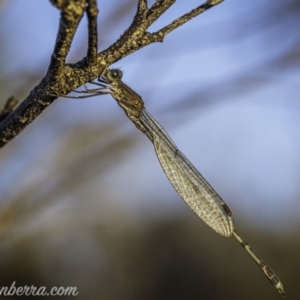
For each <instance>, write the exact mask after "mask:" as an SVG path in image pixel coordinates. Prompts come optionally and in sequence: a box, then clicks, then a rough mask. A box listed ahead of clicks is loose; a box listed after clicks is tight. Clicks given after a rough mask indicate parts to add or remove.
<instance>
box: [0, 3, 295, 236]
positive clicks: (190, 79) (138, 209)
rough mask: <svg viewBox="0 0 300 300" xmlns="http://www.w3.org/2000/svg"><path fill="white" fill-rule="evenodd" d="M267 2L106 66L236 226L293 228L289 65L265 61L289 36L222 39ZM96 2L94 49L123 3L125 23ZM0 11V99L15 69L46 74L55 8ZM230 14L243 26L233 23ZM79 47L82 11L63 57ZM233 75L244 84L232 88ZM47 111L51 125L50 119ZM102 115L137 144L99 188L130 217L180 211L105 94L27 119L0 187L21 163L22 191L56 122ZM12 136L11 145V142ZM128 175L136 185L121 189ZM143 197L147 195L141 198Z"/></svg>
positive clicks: (214, 16) (193, 26)
mask: <svg viewBox="0 0 300 300" xmlns="http://www.w3.org/2000/svg"><path fill="white" fill-rule="evenodd" d="M267 2H268V1H261V2H260V3H259V4H257V3H252V2H250V1H248V2H245V5H244V4H243V5H240V4H241V2H240V1H237V0H234V1H225V2H224V3H222V4H221V5H219V6H218V7H215V8H213V9H211V10H209V11H208V12H205V13H204V14H203V15H200V16H199V17H197V18H195V19H194V20H192V21H191V22H189V23H188V24H185V25H184V26H182V27H181V28H180V29H178V30H176V31H175V32H173V33H171V34H170V35H169V36H167V38H166V39H165V41H164V43H162V44H161V43H160V44H155V45H151V46H149V47H147V48H145V49H142V50H141V51H139V52H137V53H134V54H132V55H130V56H129V57H126V58H125V59H123V60H122V61H119V62H117V63H116V64H115V65H114V66H115V67H122V70H123V72H124V81H125V82H126V83H127V84H128V85H129V86H131V87H132V88H133V89H134V90H136V91H137V92H138V93H139V94H140V95H141V96H142V97H143V99H144V102H145V106H146V107H147V109H148V111H149V112H150V113H151V114H152V115H153V116H154V117H155V118H156V119H157V120H158V121H159V122H160V123H161V124H162V125H163V127H164V128H165V129H166V130H167V132H168V133H169V134H170V135H171V137H172V139H173V140H174V141H175V143H176V144H177V145H178V147H179V148H180V149H181V151H182V152H183V153H184V154H185V155H186V156H187V157H188V158H189V159H190V160H191V161H192V162H193V163H194V165H195V166H196V167H197V168H198V169H199V170H200V172H201V173H202V174H203V175H204V176H205V177H206V178H207V180H208V181H209V182H210V183H211V184H212V186H213V187H214V188H215V189H216V190H217V191H218V193H219V194H220V195H221V196H222V198H223V199H224V200H225V201H226V202H227V203H228V205H229V207H230V208H231V210H232V211H233V213H234V216H235V219H236V220H237V222H239V223H241V222H243V221H246V223H248V224H251V226H254V227H262V228H268V229H270V230H274V232H275V231H280V230H289V229H291V228H293V227H294V226H295V224H297V222H298V220H299V214H300V209H299V195H300V189H299V177H300V172H299V170H300V168H299V167H300V159H299V152H300V143H299V134H298V133H299V127H300V121H299V120H300V118H299V89H300V85H299V71H298V70H294V69H287V68H282V67H280V66H278V65H276V64H274V65H272V61H273V60H274V58H276V57H277V56H278V55H280V53H282V52H283V51H285V50H286V49H287V48H289V47H290V45H291V44H292V43H293V42H294V41H293V38H290V39H286V40H285V43H282V42H280V41H279V39H278V38H277V36H278V37H280V36H281V35H282V31H281V30H282V28H280V27H278V28H277V27H273V28H271V29H270V28H267V26H266V28H265V27H264V26H263V25H262V28H261V30H257V31H255V32H254V33H253V34H249V35H245V36H243V34H241V38H238V39H234V41H232V39H233V38H232V37H233V36H234V35H235V34H240V32H241V31H242V28H244V29H245V28H246V29H248V28H249V27H250V29H251V26H253V24H251V23H250V22H249V24H248V23H247V18H246V17H245V18H243V16H249V14H251V12H253V10H256V11H258V10H259V9H260V10H259V11H260V14H261V15H262V18H263V16H264V14H266V13H267V11H265V10H264V7H265V6H264V4H265V3H267ZM98 3H99V6H100V15H99V47H100V49H99V50H102V49H105V48H106V47H107V46H109V45H110V43H112V42H113V41H114V40H115V39H116V38H118V37H119V35H120V34H122V33H123V31H124V30H125V29H126V27H127V26H128V25H129V24H130V20H131V19H130V18H131V17H132V16H133V14H134V9H133V10H131V11H129V13H128V18H121V19H120V22H116V21H115V22H113V21H112V20H111V19H110V16H111V15H112V14H113V13H114V11H115V9H116V7H117V3H118V1H110V4H109V5H107V4H105V3H107V2H106V1H98ZM197 3H199V2H198V1H189V3H188V4H187V3H185V1H181V2H180V1H179V3H178V4H176V5H174V7H173V8H172V9H171V10H170V12H168V13H167V14H166V16H164V17H162V19H161V20H159V21H158V22H157V23H156V24H155V26H153V28H151V29H153V30H156V29H158V28H160V26H162V25H163V24H167V22H168V21H170V20H172V19H174V17H175V16H179V15H180V14H182V12H186V11H188V10H189V9H191V8H193V7H194V6H196V5H197ZM106 6H107V7H106ZM35 11H38V12H39V13H38V14H36V13H35ZM0 14H1V18H0V24H1V25H0V28H1V29H0V34H1V35H2V41H5V43H3V44H2V46H1V52H2V57H1V58H0V61H2V76H3V77H5V78H7V80H8V81H9V82H10V83H9V84H8V85H7V86H6V89H5V90H4V89H3V91H2V97H4V99H5V98H7V97H8V96H10V95H11V94H15V95H16V86H17V85H18V84H22V77H21V78H20V77H18V78H16V79H15V78H14V77H15V76H16V74H31V73H34V74H39V75H41V76H42V75H43V74H45V73H46V71H47V66H48V63H49V60H50V56H51V52H52V49H53V45H54V41H55V37H56V32H57V28H58V20H59V12H58V10H56V8H55V7H53V6H52V5H51V4H50V3H49V2H48V1H35V0H27V1H22V0H11V1H7V3H6V4H4V7H3V8H2V11H1V12H0ZM237 20H238V21H240V22H241V21H244V22H245V23H246V25H245V24H244V25H243V26H245V27H242V26H241V25H240V24H241V23H238V22H237ZM239 27H241V28H239ZM6 28H9V31H8V30H6ZM266 44H267V45H266ZM85 51H86V19H85V18H84V20H82V22H81V25H80V28H79V30H78V32H77V35H76V38H75V40H74V44H73V45H72V51H71V53H70V55H69V62H74V61H76V60H77V59H78V60H79V59H81V58H82V57H83V56H84V55H85ZM266 62H269V65H270V66H269V67H268V68H267V67H266ZM239 81H240V82H242V83H243V82H244V84H242V83H241V84H240V85H239V86H238V87H239V88H238V89H233V88H232V86H233V84H234V83H235V82H239ZM33 87H34V86H28V88H27V91H24V90H22V93H21V92H20V94H17V95H16V96H18V97H20V98H21V99H23V98H24V97H25V96H26V92H27V93H28V92H29V91H30V90H31V89H32V88H33ZM25 90H26V89H25ZM53 118H54V119H55V120H57V122H55V124H53V121H52V120H53ZM112 120H115V122H116V123H117V124H121V125H122V130H123V131H124V132H126V133H132V134H136V135H137V136H138V142H137V144H136V146H135V147H134V148H133V149H132V150H131V151H130V152H129V153H128V155H127V156H126V160H122V161H120V162H119V163H118V164H117V166H114V167H113V169H111V170H110V171H109V172H108V173H107V175H106V177H105V178H104V179H103V178H102V179H101V180H104V181H102V183H101V185H103V186H105V185H109V184H111V182H114V184H115V186H117V187H118V189H115V188H113V186H112V185H111V188H110V189H108V191H107V193H111V194H113V195H114V196H115V197H116V199H119V202H118V205H119V206H120V207H122V209H124V210H126V211H128V212H129V213H130V214H132V215H134V216H136V217H138V216H139V215H140V214H142V215H143V214H145V215H147V214H148V215H155V214H160V213H161V212H163V213H164V214H172V213H183V214H188V213H189V211H188V210H186V208H185V206H184V204H183V203H182V202H181V200H180V199H179V197H178V196H177V195H176V193H175V192H174V191H173V190H172V187H171V185H170V184H169V183H168V181H167V179H166V178H165V177H164V174H163V172H162V170H161V169H160V166H159V164H158V162H157V160H156V157H155V154H154V150H153V149H152V145H151V144H150V143H149V142H148V141H147V140H146V139H145V138H144V137H143V136H142V134H141V133H140V132H138V131H136V129H135V128H134V126H133V125H132V124H131V123H130V122H129V121H128V120H127V119H126V116H124V113H123V112H122V111H121V110H120V109H119V107H118V106H117V105H116V103H114V100H113V99H112V98H111V97H109V96H105V97H101V98H98V99H97V98H94V99H88V100H85V101H74V100H71V99H61V100H58V101H56V103H55V104H54V105H53V107H50V108H49V109H48V110H47V111H46V112H45V113H44V114H43V115H42V116H41V117H39V119H38V120H37V122H36V126H38V127H36V128H34V126H35V123H34V124H32V125H31V126H30V128H28V130H25V131H24V132H23V133H22V134H21V136H20V137H19V138H18V141H17V139H16V140H14V141H13V142H12V143H11V144H10V145H8V146H7V147H6V149H5V150H4V151H5V153H4V154H5V155H7V158H6V159H5V160H4V161H1V162H0V164H1V168H2V170H9V171H7V172H6V174H7V176H5V177H3V178H2V179H1V180H0V189H2V190H5V189H6V187H7V185H8V184H9V182H11V181H12V180H13V178H15V176H19V177H18V178H20V182H19V183H18V185H19V186H20V188H21V187H22V180H24V179H22V180H21V178H22V172H23V171H22V170H25V168H26V166H27V167H28V166H30V165H34V166H35V168H34V170H35V172H33V174H31V175H30V176H28V178H26V180H27V181H26V180H25V183H24V184H23V185H24V186H26V184H28V182H33V181H34V180H35V179H36V178H39V177H41V176H43V175H41V174H43V173H44V172H45V167H47V166H49V165H51V160H50V161H49V162H48V163H47V161H45V160H44V157H43V155H44V154H45V153H43V151H42V149H43V148H44V147H45V145H47V147H46V148H47V149H52V150H53V151H54V153H55V151H56V150H55V147H56V146H55V145H56V140H57V138H58V137H62V136H63V133H64V130H65V129H68V128H71V127H72V126H78V125H80V124H83V123H90V124H107V123H109V122H111V121H112ZM28 137H30V139H29V140H30V141H31V142H30V143H29V142H28V139H27V138H28ZM22 140H24V141H25V142H24V143H22V148H18V149H15V148H14V147H17V146H18V147H19V146H20V143H21V142H20V141H22ZM26 140H27V142H26ZM32 141H35V142H34V143H32ZM7 149H8V150H7ZM50 153H51V152H50ZM4 154H3V155H4ZM99 159H101V158H99ZM41 162H42V163H41ZM136 172H139V176H138V178H136V180H137V186H138V188H128V187H129V186H130V185H131V184H132V180H133V178H134V176H135V173H136ZM26 182H27V183H26ZM124 190H126V193H124ZM145 194H147V195H148V197H149V196H150V197H151V194H152V195H153V196H152V197H151V198H152V201H151V202H149V198H145V197H144V196H143V195H145ZM149 194H150V195H149Z"/></svg>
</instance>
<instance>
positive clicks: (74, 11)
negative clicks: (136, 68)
mask: <svg viewBox="0 0 300 300" xmlns="http://www.w3.org/2000/svg"><path fill="white" fill-rule="evenodd" d="M50 1H51V3H52V4H53V5H54V6H56V7H57V8H58V9H60V11H61V18H60V24H59V29H58V34H57V39H56V43H55V46H54V50H53V54H52V56H51V61H50V65H49V68H48V71H47V74H46V75H45V77H44V78H43V79H42V80H41V82H40V83H39V84H38V85H37V86H36V87H35V88H34V89H33V90H32V91H31V92H30V94H29V95H28V97H27V98H26V99H25V100H24V101H23V102H22V103H21V104H20V105H19V106H18V107H17V108H16V109H15V110H13V111H11V112H10V113H9V114H8V115H6V116H5V118H3V119H2V120H1V119H0V122H1V123H0V147H2V146H4V145H5V144H6V143H7V142H9V141H10V140H11V139H13V138H14V137H15V136H17V135H18V134H19V133H20V132H21V131H22V130H23V129H24V128H25V127H26V126H28V125H29V124H30V123H31V122H32V121H33V120H34V119H35V118H36V117H37V116H38V115H39V114H40V113H41V112H42V111H43V110H44V109H45V108H46V107H48V106H49V105H50V104H51V103H52V102H53V101H54V100H55V99H56V98H57V96H55V95H66V94H68V93H69V92H71V91H72V90H74V89H76V88H78V87H79V86H81V85H82V84H84V83H86V82H89V81H91V80H93V79H95V78H96V77H97V76H99V74H102V73H103V72H104V70H106V69H107V67H108V66H110V65H111V64H113V63H115V62H116V61H118V60H120V59H122V58H123V57H125V56H127V55H129V54H131V53H133V52H135V51H137V50H139V49H141V48H143V47H145V46H147V45H149V44H152V43H155V42H162V41H163V40H164V38H165V36H166V35H167V34H168V33H170V32H172V31H173V30H175V29H176V28H178V27H179V26H181V25H182V24H184V23H186V22H187V21H189V20H191V19H192V18H194V17H195V16H197V15H199V14H201V13H202V12H204V11H206V10H208V9H209V8H211V7H213V6H215V5H217V4H219V3H221V2H222V1H223V0H208V1H206V2H205V3H204V4H202V5H200V6H199V7H197V8H195V9H193V10H192V11H190V12H189V13H186V14H184V15H182V16H181V17H179V18H178V19H176V20H174V21H173V22H171V23H170V24H169V25H167V26H165V27H164V28H162V29H160V30H158V31H157V32H153V33H150V32H148V31H147V29H148V28H149V27H150V26H151V25H152V24H153V23H154V22H155V21H156V20H157V19H158V18H159V17H161V16H162V15H163V14H164V12H165V11H166V10H168V9H169V8H170V7H171V6H172V5H173V4H174V3H175V0H157V1H156V2H155V3H154V4H153V5H152V6H151V7H150V8H148V4H147V1H146V0H139V1H138V5H137V12H136V14H135V16H134V18H133V21H132V23H131V25H130V26H129V28H128V29H127V30H126V31H125V32H124V33H123V34H122V35H121V37H120V38H119V39H118V40H117V41H116V42H115V43H113V44H112V45H111V46H110V47H108V48H107V49H105V50H103V51H102V52H98V48H97V44H98V34H97V16H98V7H97V1H96V0H50ZM85 11H86V13H87V18H88V50H87V55H86V57H84V58H83V59H82V60H80V61H79V62H77V63H76V64H67V63H66V57H67V54H68V52H69V50H70V47H71V43H72V41H73V38H74V35H75V32H76V30H77V27H78V24H79V22H80V20H81V18H82V17H83V14H84V12H85Z"/></svg>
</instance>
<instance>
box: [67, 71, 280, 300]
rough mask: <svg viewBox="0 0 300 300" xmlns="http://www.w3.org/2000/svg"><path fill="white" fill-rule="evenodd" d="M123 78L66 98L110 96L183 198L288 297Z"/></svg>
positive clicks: (117, 75) (117, 74) (113, 76)
mask: <svg viewBox="0 0 300 300" xmlns="http://www.w3.org/2000/svg"><path fill="white" fill-rule="evenodd" d="M122 76H123V73H122V71H121V70H119V69H108V70H106V72H105V73H104V74H103V75H101V76H99V77H98V81H97V82H92V84H94V85H95V86H97V87H96V88H94V89H87V88H85V90H81V91H75V92H76V93H78V94H81V95H79V96H76V97H70V96H67V97H70V98H88V97H93V96H97V95H104V94H110V95H111V96H112V97H113V98H114V99H115V100H116V101H117V102H118V104H119V105H120V106H121V107H122V108H123V110H124V111H125V113H126V115H127V116H128V118H129V119H130V120H131V121H132V122H133V123H134V124H135V126H136V127H137V128H138V129H139V130H141V131H142V132H143V133H144V134H145V135H146V136H147V137H148V138H149V139H150V141H151V142H152V143H153V145H154V149H155V152H156V155H157V158H158V160H159V162H160V164H161V166H162V168H163V170H164V172H165V174H166V175H167V177H168V179H169V180H170V182H171V184H172V185H173V187H174V188H175V190H176V191H177V193H178V194H179V195H180V197H181V198H182V199H183V200H184V201H185V202H186V203H187V205H188V206H189V207H190V208H191V209H192V210H193V211H194V212H195V213H196V214H197V215H198V216H199V217H200V218H201V219H202V220H203V221H204V222H205V223H206V224H207V225H208V226H209V227H211V228H212V229H213V230H214V231H216V232H217V233H219V234H220V235H223V236H225V237H229V236H231V235H233V236H234V238H235V239H236V240H237V241H238V242H239V243H240V245H241V246H242V247H243V248H244V249H245V250H246V251H247V252H248V254H249V255H250V256H251V257H252V258H253V260H254V261H255V262H256V263H257V264H258V266H259V267H260V269H261V270H262V271H263V273H264V274H265V275H266V277H267V278H268V280H269V281H270V282H271V284H272V285H273V286H274V287H275V288H276V289H277V291H278V292H279V293H281V294H282V295H283V296H285V292H284V290H283V285H282V283H281V281H280V280H279V278H278V277H277V276H276V274H275V273H274V272H273V271H272V269H271V268H270V267H269V266H268V265H267V264H266V263H265V262H264V261H263V260H262V259H260V258H259V257H258V256H257V255H256V254H255V253H254V252H253V250H252V249H251V248H250V246H249V245H248V244H247V243H246V242H245V241H244V240H243V239H242V238H241V237H240V236H239V235H238V234H237V232H236V231H235V230H234V222H233V216H232V213H231V211H230V209H229V207H228V206H227V205H226V203H225V202H224V201H223V200H222V199H221V197H220V196H219V195H218V194H217V193H216V192H215V190H214V189H213V188H212V187H211V186H210V184H209V183H208V182H207V181H206V180H205V178H204V177H203V176H202V175H201V174H200V173H199V172H198V170H197V169H196V168H195V167H194V166H193V165H192V163H191V162H190V161H189V160H188V159H187V158H186V157H185V156H184V155H183V154H182V153H181V152H180V151H179V149H178V148H177V146H176V145H175V144H174V142H173V141H172V140H171V138H170V137H169V135H168V134H167V133H166V131H165V130H164V129H163V127H162V126H161V125H160V124H159V123H158V122H157V121H156V120H155V119H154V118H153V117H152V116H151V115H150V114H149V113H148V112H147V110H146V109H145V107H144V102H143V100H142V98H141V97H140V96H139V95H138V94H137V93H136V92H135V91H133V90H132V89H131V88H130V87H129V86H127V85H126V84H125V83H124V82H123V81H122Z"/></svg>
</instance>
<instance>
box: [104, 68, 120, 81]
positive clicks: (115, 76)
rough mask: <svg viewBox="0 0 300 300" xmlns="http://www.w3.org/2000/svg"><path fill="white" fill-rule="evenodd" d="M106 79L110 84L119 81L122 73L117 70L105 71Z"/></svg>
mask: <svg viewBox="0 0 300 300" xmlns="http://www.w3.org/2000/svg"><path fill="white" fill-rule="evenodd" d="M106 77H107V79H108V80H109V81H110V82H112V81H116V80H121V79H122V77H123V72H122V71H121V70H119V69H111V70H108V71H107V74H106Z"/></svg>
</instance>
